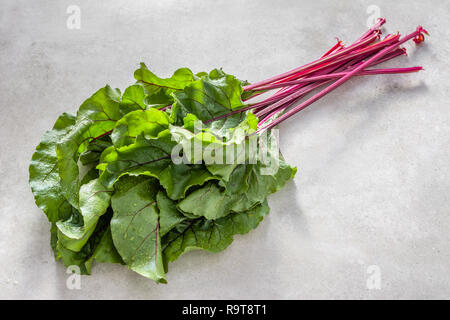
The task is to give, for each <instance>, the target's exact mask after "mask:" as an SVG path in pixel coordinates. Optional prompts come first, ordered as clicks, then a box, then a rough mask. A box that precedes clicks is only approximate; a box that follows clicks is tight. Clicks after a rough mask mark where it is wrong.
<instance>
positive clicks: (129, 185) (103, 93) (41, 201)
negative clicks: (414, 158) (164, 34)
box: [29, 19, 427, 282]
mask: <svg viewBox="0 0 450 320" xmlns="http://www.w3.org/2000/svg"><path fill="white" fill-rule="evenodd" d="M384 23H385V20H384V19H380V20H379V22H378V23H377V24H376V25H375V26H374V27H373V28H371V29H370V30H369V31H367V32H366V33H365V34H364V35H362V36H361V37H360V38H359V39H358V40H357V41H356V42H354V43H353V44H351V45H349V46H344V45H343V43H342V42H341V41H338V42H337V44H336V45H335V46H333V47H332V48H331V49H330V50H328V51H327V52H326V53H325V54H324V55H323V56H322V57H320V58H319V59H317V60H315V61H313V62H311V63H308V64H306V65H304V66H301V67H298V68H295V69H293V70H291V71H288V72H285V73H283V74H280V75H277V76H274V77H271V78H269V79H267V80H264V81H260V82H256V83H253V84H248V83H247V82H244V81H241V80H239V79H237V78H235V77H234V76H232V75H229V74H226V73H224V72H223V71H222V70H218V69H214V70H212V71H211V72H209V73H206V72H200V73H197V74H194V73H192V71H191V70H189V69H187V68H181V69H178V70H176V71H175V73H174V74H173V75H172V76H171V77H170V78H159V77H157V76H156V75H155V74H153V73H152V72H151V71H150V70H149V69H147V67H146V66H145V65H144V64H141V67H140V68H139V69H138V70H136V72H135V74H134V76H135V78H136V80H137V82H136V83H135V84H133V85H131V86H130V87H128V88H126V90H125V91H124V92H123V93H121V92H120V91H119V90H118V89H113V88H111V87H109V86H106V87H104V88H102V89H100V90H98V91H97V92H96V93H94V94H93V95H92V96H91V97H90V98H88V99H87V100H86V101H85V102H84V103H83V104H82V105H81V106H80V108H79V110H78V112H77V114H76V115H70V114H67V113H64V114H63V115H61V116H60V117H59V118H58V119H57V121H56V123H55V125H54V126H53V129H52V130H50V131H47V132H46V133H45V134H44V135H43V137H42V140H41V143H40V144H39V145H38V147H37V148H36V151H35V153H34V154H33V157H32V160H31V164H30V169H29V171H30V186H31V189H32V191H33V193H34V196H35V200H36V204H37V205H38V206H39V207H40V208H41V209H42V210H43V211H44V213H45V214H46V215H47V218H48V220H49V221H50V222H51V230H50V232H51V247H52V249H53V251H54V254H55V258H56V259H61V260H62V261H63V262H64V264H65V265H66V266H77V267H78V268H80V271H81V272H82V273H87V274H89V273H90V270H91V266H92V263H93V261H94V260H96V261H98V262H110V263H121V264H126V265H127V266H128V267H129V268H130V269H132V270H134V271H136V272H137V273H139V274H141V275H143V276H146V277H149V278H151V279H153V280H155V281H156V282H166V279H165V274H166V272H167V270H168V263H169V262H172V261H174V260H175V259H177V258H178V257H179V256H180V255H181V254H183V253H185V252H187V251H189V250H192V249H204V250H208V251H211V252H218V251H221V250H223V249H225V248H226V247H227V246H228V245H229V244H230V243H231V242H232V240H233V236H234V235H235V234H244V233H247V232H249V231H250V230H251V229H254V228H256V227H257V225H258V224H259V222H260V221H261V220H262V219H263V217H264V216H265V215H266V214H267V213H268V212H269V207H268V205H267V196H268V195H269V194H271V193H274V192H276V191H278V190H279V189H281V188H282V187H283V186H284V185H285V184H286V182H287V181H288V180H290V179H291V178H292V177H293V176H294V175H295V172H296V169H295V168H293V167H291V166H289V165H288V164H287V163H286V162H285V161H284V159H283V157H282V156H281V154H280V152H279V150H278V147H277V143H276V141H275V140H276V139H275V137H276V136H274V135H269V137H268V138H267V140H265V141H259V140H258V141H256V143H254V140H255V139H254V138H260V137H262V136H266V133H267V132H269V133H271V132H272V131H273V130H270V129H271V128H273V127H274V126H276V125H277V124H279V123H280V122H282V121H284V120H286V119H287V118H289V117H290V116H292V115H293V114H295V113H297V112H298V111H300V110H303V109H304V108H306V107H307V106H309V105H310V104H312V103H313V102H315V101H317V100H318V99H320V98H322V97H323V96H325V95H326V94H327V93H329V92H331V91H332V90H334V89H336V88H337V87H338V86H340V85H341V84H343V83H344V82H346V81H347V80H349V79H350V78H351V77H353V76H366V75H376V74H393V73H411V72H416V71H419V70H422V68H421V67H410V68H394V69H381V68H374V67H375V66H377V65H379V64H381V63H383V62H385V61H388V60H391V59H393V58H395V57H398V56H400V55H403V54H405V49H403V48H401V45H402V44H403V43H405V42H406V41H408V40H411V39H412V40H414V41H415V42H416V43H420V42H422V41H423V40H424V35H423V34H427V32H426V31H425V30H424V29H423V28H422V27H419V28H417V30H416V31H415V32H413V33H411V34H409V35H407V36H404V37H401V36H400V35H399V34H390V35H387V36H386V37H384V38H383V39H381V31H380V27H381V26H382V25H383V24H384ZM262 94H266V95H268V97H267V98H265V99H263V100H261V99H260V101H257V102H254V103H248V101H250V100H252V101H255V100H257V99H255V98H256V97H258V96H260V95H262ZM307 96H309V98H307ZM274 164H276V165H274ZM274 168H275V170H274Z"/></svg>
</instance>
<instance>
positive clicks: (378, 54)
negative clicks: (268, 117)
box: [254, 27, 426, 134]
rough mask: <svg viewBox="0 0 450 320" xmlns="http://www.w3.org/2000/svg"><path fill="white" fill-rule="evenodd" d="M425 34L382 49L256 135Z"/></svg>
mask: <svg viewBox="0 0 450 320" xmlns="http://www.w3.org/2000/svg"><path fill="white" fill-rule="evenodd" d="M424 32H426V30H424V29H423V28H422V27H418V28H417V30H416V31H415V32H413V33H411V34H409V35H407V36H405V37H403V38H402V39H400V40H399V41H398V42H397V43H395V44H393V45H391V46H389V47H387V48H384V49H382V50H381V51H380V52H378V53H377V54H375V55H374V56H373V57H371V58H370V59H369V60H367V61H365V62H364V63H362V64H361V65H359V66H358V67H356V68H355V69H353V70H352V71H350V72H349V73H347V74H346V75H345V76H343V77H342V78H340V79H339V80H337V81H336V82H334V83H333V84H331V85H330V86H328V87H327V88H325V89H323V90H322V91H320V92H319V93H317V94H315V95H314V96H313V97H311V98H309V99H308V100H306V101H305V102H303V103H301V104H300V105H298V106H297V107H295V108H293V109H291V110H289V111H287V112H286V113H285V114H283V115H281V116H280V117H279V118H277V119H276V120H274V121H273V122H271V123H269V124H267V125H266V126H264V127H262V128H260V129H258V130H257V131H256V132H255V133H254V134H256V133H260V132H261V131H264V130H268V129H270V128H273V127H274V126H276V125H277V124H279V123H280V122H282V121H283V120H286V119H287V118H289V117H291V116H292V115H294V114H296V113H297V112H299V111H301V110H303V109H305V108H306V107H308V106H309V105H311V104H312V103H313V102H316V101H317V100H319V99H321V98H322V97H324V96H325V95H326V94H328V93H330V92H331V91H333V90H334V89H336V88H338V87H339V86H341V85H342V84H344V83H345V82H347V81H348V80H349V79H350V78H352V77H353V76H354V75H356V74H358V73H359V72H360V71H362V70H364V68H366V67H367V66H369V65H370V64H371V63H373V62H375V61H376V60H377V59H379V58H381V57H383V56H384V55H386V54H388V53H390V52H392V51H394V50H395V49H397V48H398V47H399V46H400V45H401V44H403V43H405V42H406V41H408V40H411V39H419V40H423V39H422V38H423V34H422V33H424Z"/></svg>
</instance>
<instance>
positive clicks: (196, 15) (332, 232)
mask: <svg viewBox="0 0 450 320" xmlns="http://www.w3.org/2000/svg"><path fill="white" fill-rule="evenodd" d="M72 4H75V5H78V6H79V7H80V8H81V29H79V30H69V29H67V27H66V20H67V18H68V16H69V15H68V14H67V13H66V9H67V7H68V6H69V5H72ZM369 5H376V6H378V8H379V9H380V13H381V15H382V16H384V17H386V18H387V19H388V24H387V25H386V27H385V30H387V31H390V32H395V31H397V30H399V31H401V32H402V33H405V32H408V31H413V30H414V29H415V27H416V26H417V25H419V24H423V25H424V26H426V27H427V28H428V29H429V31H430V33H431V35H432V36H431V37H430V38H429V39H428V41H427V42H426V44H424V45H422V46H421V47H420V48H416V47H415V45H414V43H408V44H407V45H406V47H407V48H408V50H409V57H407V58H406V57H405V58H400V59H398V60H397V62H396V63H395V64H396V65H401V66H408V65H419V64H420V65H423V66H424V67H425V69H426V71H424V72H421V73H419V74H413V75H400V76H376V77H371V78H364V79H363V78H358V79H353V80H351V81H350V82H349V83H347V84H346V85H344V86H343V87H341V88H339V89H338V90H337V91H335V92H334V93H332V94H330V95H329V96H327V97H326V98H325V99H323V100H321V101H319V102H317V103H315V104H314V106H313V107H311V108H309V109H307V110H305V111H304V112H302V113H301V114H299V115H298V116H296V117H295V118H293V119H290V120H289V121H287V122H286V123H284V124H283V125H282V126H281V144H282V146H281V147H282V151H283V152H284V155H285V157H286V159H287V160H288V161H289V163H291V164H293V165H296V166H298V168H299V173H298V174H297V176H296V178H295V181H293V182H292V183H289V184H288V185H287V186H286V187H285V188H284V189H283V190H282V191H281V192H279V193H277V194H275V195H273V196H271V197H270V206H271V208H272V211H271V214H270V216H269V217H268V218H267V219H266V220H265V221H264V222H263V223H262V224H261V225H260V227H259V228H258V229H257V230H255V231H253V232H251V233H249V234H247V235H245V236H238V237H236V240H235V242H234V243H233V244H232V245H231V246H230V247H229V249H228V250H226V251H224V252H222V253H219V254H209V253H205V252H190V253H188V254H186V255H185V256H183V257H182V258H181V259H179V260H178V261H177V262H175V263H173V264H172V265H171V266H170V271H169V274H168V281H169V284H167V285H155V284H154V283H153V282H152V281H150V280H146V279H145V278H142V277H140V276H139V275H137V274H135V273H133V272H132V271H129V270H127V269H126V268H124V267H121V266H115V265H98V264H97V265H95V266H94V268H93V275H92V276H89V277H83V278H82V282H81V284H82V286H81V290H69V289H67V287H66V279H67V274H66V273H65V269H64V267H63V266H62V265H61V263H59V262H58V263H55V261H54V260H53V257H52V253H51V250H50V248H49V244H48V242H49V232H48V229H49V223H48V222H47V221H46V219H45V217H44V215H43V214H42V212H40V210H39V209H38V208H37V207H36V206H35V204H34V200H33V196H32V194H31V191H30V189H29V187H28V184H27V180H28V164H29V160H30V157H31V155H32V153H33V150H34V148H35V146H36V145H37V144H38V142H39V139H40V136H41V134H42V133H43V132H44V131H45V130H47V129H49V128H50V127H51V126H52V124H53V122H54V120H55V119H56V118H57V116H58V115H59V114H60V113H62V112H63V111H72V112H73V111H75V110H76V109H77V107H78V106H79V104H80V103H81V102H82V101H83V100H84V99H85V98H86V97H88V96H89V95H90V94H91V93H93V92H94V91H95V90H97V89H98V88H99V87H101V86H103V85H105V84H106V83H109V84H111V85H113V86H116V87H119V88H124V87H126V86H127V85H128V84H130V83H131V82H132V81H133V78H132V75H133V71H134V70H135V68H136V67H137V65H138V63H139V62H140V61H145V62H146V63H147V64H148V65H149V66H150V67H151V68H152V70H154V71H155V72H157V73H158V74H160V75H169V74H170V73H171V72H172V71H173V70H174V69H176V68H178V67H180V66H187V67H190V68H192V69H193V70H196V71H200V70H206V69H211V68H213V67H223V68H224V69H225V70H226V71H227V72H229V73H233V74H236V75H238V76H239V77H241V78H244V79H248V80H250V81H256V80H259V79H263V78H265V77H267V76H270V75H273V74H275V73H279V72H281V71H285V70H288V69H290V68H292V67H294V66H298V65H300V64H303V63H306V62H308V61H310V60H311V59H313V58H315V57H316V56H317V55H319V54H321V53H322V52H324V51H325V50H326V49H327V48H329V47H330V46H331V45H333V44H334V37H335V36H337V37H340V38H341V39H342V40H344V41H346V42H347V43H348V42H350V41H352V40H354V39H355V38H356V37H357V36H359V35H360V34H362V33H363V32H364V31H365V30H366V21H367V19H368V17H369V15H370V13H369V14H368V13H367V9H368V7H369ZM369 9H370V8H369ZM369 11H370V10H369ZM449 16H450V2H448V1H395V2H393V1H384V0H383V1H381V0H370V1H366V0H361V1H322V0H316V1H299V0H295V1H294V0H291V1H256V0H251V1H249V0H246V1H236V0H226V1H199V0H189V1H184V0H183V1H144V0H139V1H136V0H133V1H119V0H114V1H95V2H94V1H87V0H70V1H65V0H64V1H44V0H35V1H19V0H2V1H1V3H0V74H1V77H0V112H1V113H0V117H1V120H2V121H1V126H0V145H1V149H0V298H6V299H12V298H26V299H29V298H32V299H43V298H50V299H68V298H76V299H78V298H86V299H100V298H106V299H110V298H123V299H128V298H137V299H164V298H174V299H209V298H213V299H216V298H217V299H220V298H226V299H234V298H236V299H282V298H284V299H311V298H326V299H335V298H341V299H347V298H361V299H371V298H374V299H387V298H395V299H398V298H417V299H422V298H449V293H450V292H449V291H450V269H449V267H450V242H449V240H450V232H449V227H450V221H449V216H450V201H449V200H450V198H449V197H450V196H449V195H450V112H449V97H450V90H449V89H450V88H449V84H448V83H449V55H450V41H449V38H448V30H449V29H450V20H449ZM378 275H380V277H381V278H379V279H380V280H381V282H380V285H381V287H380V289H376V288H375V289H373V288H372V289H371V286H370V285H369V286H367V281H369V284H370V283H371V282H370V281H371V280H374V279H376V278H374V277H377V276H378Z"/></svg>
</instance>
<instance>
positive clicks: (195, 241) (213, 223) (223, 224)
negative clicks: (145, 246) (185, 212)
mask: <svg viewBox="0 0 450 320" xmlns="http://www.w3.org/2000/svg"><path fill="white" fill-rule="evenodd" d="M268 213H269V207H268V205H267V202H264V203H262V204H261V205H258V206H257V207H255V208H253V209H251V210H248V211H246V212H243V213H233V214H230V215H228V216H226V217H223V218H221V219H217V220H207V219H204V218H198V219H193V220H187V221H184V222H183V223H180V224H178V225H177V226H176V227H175V228H174V229H173V230H172V231H170V232H169V233H168V234H167V235H166V236H165V237H164V238H163V245H164V257H165V259H166V260H167V262H171V261H174V260H176V259H177V258H178V257H179V256H180V255H182V254H183V253H185V252H187V251H190V250H195V249H204V250H207V251H210V252H219V251H222V250H224V249H225V248H226V247H228V246H229V245H230V243H231V242H232V241H233V235H235V234H245V233H247V232H249V231H250V230H252V229H254V228H256V227H257V226H258V224H259V223H260V222H261V220H262V219H263V217H264V216H265V215H266V214H268Z"/></svg>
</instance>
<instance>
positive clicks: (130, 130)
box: [111, 109, 169, 148]
mask: <svg viewBox="0 0 450 320" xmlns="http://www.w3.org/2000/svg"><path fill="white" fill-rule="evenodd" d="M168 127H169V116H168V115H167V113H166V112H163V111H159V110H157V109H149V110H145V111H142V110H140V111H139V110H137V111H134V112H130V113H128V114H127V115H125V116H124V117H123V118H122V119H120V120H119V121H118V122H117V124H116V126H115V128H114V131H113V132H112V134H111V138H112V141H113V143H114V146H115V147H116V148H120V147H123V146H126V145H130V144H132V143H134V142H135V141H136V137H137V136H138V135H140V134H143V135H144V137H147V138H156V137H157V136H158V134H159V133H160V132H161V131H163V130H166V129H167V128H168Z"/></svg>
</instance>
